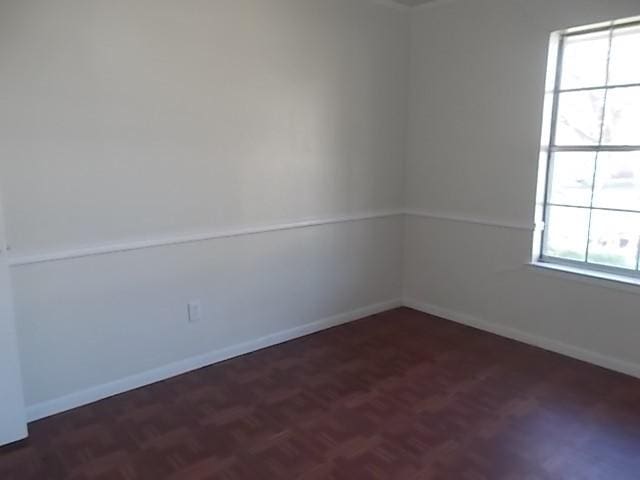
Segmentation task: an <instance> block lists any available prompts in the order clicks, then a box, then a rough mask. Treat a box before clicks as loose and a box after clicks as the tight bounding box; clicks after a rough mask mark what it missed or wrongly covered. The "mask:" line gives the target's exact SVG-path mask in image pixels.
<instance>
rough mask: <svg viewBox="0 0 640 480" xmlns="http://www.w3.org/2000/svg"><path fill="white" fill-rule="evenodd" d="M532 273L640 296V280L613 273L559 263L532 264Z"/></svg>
mask: <svg viewBox="0 0 640 480" xmlns="http://www.w3.org/2000/svg"><path fill="white" fill-rule="evenodd" d="M526 266H527V268H529V269H530V270H531V271H533V272H536V273H539V274H541V275H548V276H552V277H556V278H562V279H565V280H570V281H573V282H579V283H584V284H587V285H593V286H596V287H601V288H608V289H610V290H618V291H623V292H627V293H632V294H636V295H637V294H640V288H638V287H640V278H634V277H625V276H623V275H615V274H613V273H607V272H601V271H598V270H589V269H586V268H585V269H583V268H576V267H570V266H568V265H560V264H557V263H546V262H530V263H528V264H527V265H526Z"/></svg>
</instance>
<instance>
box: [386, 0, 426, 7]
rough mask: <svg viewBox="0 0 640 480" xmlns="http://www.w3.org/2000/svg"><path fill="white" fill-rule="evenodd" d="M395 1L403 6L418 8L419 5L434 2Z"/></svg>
mask: <svg viewBox="0 0 640 480" xmlns="http://www.w3.org/2000/svg"><path fill="white" fill-rule="evenodd" d="M393 1H394V2H396V3H399V4H401V5H406V6H408V7H416V6H418V5H422V4H425V3H429V2H432V1H433V0H393Z"/></svg>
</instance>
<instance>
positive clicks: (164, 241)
mask: <svg viewBox="0 0 640 480" xmlns="http://www.w3.org/2000/svg"><path fill="white" fill-rule="evenodd" d="M399 215H409V216H414V217H420V218H428V219H435V220H443V221H449V222H458V223H468V224H472V225H484V226H488V227H495V228H506V229H511V230H523V231H529V232H532V231H533V230H534V226H533V225H527V224H518V223H509V222H502V221H497V220H491V219H485V218H479V217H469V216H465V215H455V214H448V213H439V212H431V211H427V210H406V211H403V210H381V211H377V212H368V213H361V214H353V215H341V216H335V217H327V218H320V219H311V220H299V221H293V222H287V223H279V224H274V225H258V226H248V227H235V228H228V229H220V230H210V231H205V232H199V233H191V234H181V235H173V236H167V237H158V238H153V239H149V240H134V241H130V242H122V243H111V244H104V245H93V246H87V247H80V248H75V249H70V250H61V251H57V252H43V253H34V254H26V255H10V256H9V266H11V267H21V266H25V265H33V264H36V263H46V262H56V261H61V260H71V259H75V258H83V257H92V256H96V255H108V254H113V253H120V252H128V251H131V250H142V249H146V248H157V247H165V246H171V245H181V244H185V243H194V242H205V241H210V240H216V239H221V238H231V237H239V236H243V235H259V234H262V233H268V232H277V231H281V230H294V229H298V228H308V227H316V226H321V225H331V224H336V223H346V222H357V221H362V220H371V219H377V218H386V217H393V216H399Z"/></svg>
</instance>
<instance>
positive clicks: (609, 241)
mask: <svg viewBox="0 0 640 480" xmlns="http://www.w3.org/2000/svg"><path fill="white" fill-rule="evenodd" d="M556 68H557V73H556V78H555V86H554V92H553V98H554V100H553V115H552V120H551V132H550V142H549V143H550V146H549V156H548V163H547V176H546V189H545V193H544V195H545V197H544V213H543V217H544V223H543V225H544V230H543V233H542V242H541V252H540V256H541V260H542V261H544V262H551V263H560V264H565V265H570V266H578V267H581V268H589V269H596V270H604V271H611V272H614V273H624V274H625V275H636V276H640V272H639V267H640V21H636V22H627V23H620V22H614V23H612V24H610V25H608V26H604V27H598V28H593V29H590V30H583V31H573V32H570V33H565V34H562V35H561V37H560V41H559V50H558V64H557V66H556Z"/></svg>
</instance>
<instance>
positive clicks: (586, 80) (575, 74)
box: [560, 31, 609, 89]
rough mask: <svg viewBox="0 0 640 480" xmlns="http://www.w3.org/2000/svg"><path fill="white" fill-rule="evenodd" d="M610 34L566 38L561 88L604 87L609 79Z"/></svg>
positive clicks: (598, 33) (600, 33) (602, 33)
mask: <svg viewBox="0 0 640 480" xmlns="http://www.w3.org/2000/svg"><path fill="white" fill-rule="evenodd" d="M608 54H609V32H606V31H605V32H597V33H591V34H586V35H579V36H573V37H566V39H565V43H564V49H563V53H562V79H561V83H560V85H561V88H563V89H566V88H581V87H602V86H604V84H605V83H606V77H607V56H608Z"/></svg>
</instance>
